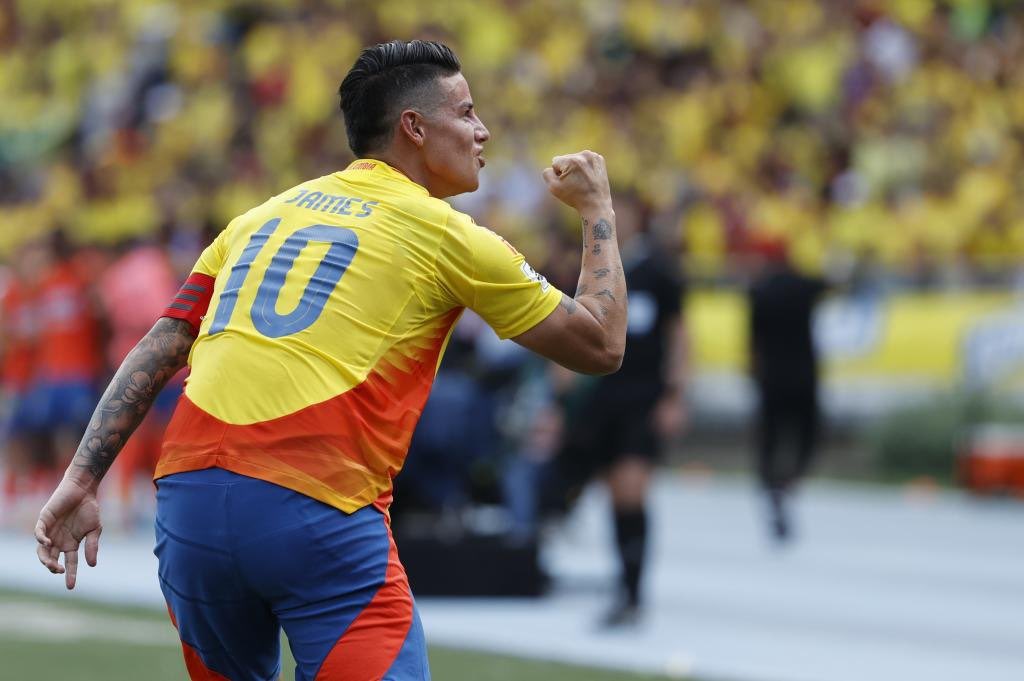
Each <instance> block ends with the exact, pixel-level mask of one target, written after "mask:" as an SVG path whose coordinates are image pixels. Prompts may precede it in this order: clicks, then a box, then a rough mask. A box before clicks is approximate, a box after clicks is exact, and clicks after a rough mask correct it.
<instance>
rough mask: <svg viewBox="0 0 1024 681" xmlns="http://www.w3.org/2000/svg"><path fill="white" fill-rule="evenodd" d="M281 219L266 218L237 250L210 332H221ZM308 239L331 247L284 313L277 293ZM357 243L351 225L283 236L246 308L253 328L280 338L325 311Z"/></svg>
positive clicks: (312, 228)
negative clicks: (250, 272)
mask: <svg viewBox="0 0 1024 681" xmlns="http://www.w3.org/2000/svg"><path fill="white" fill-rule="evenodd" d="M280 224H281V218H274V219H273V220H268V221H267V223H266V224H264V225H263V226H262V227H261V228H260V229H259V231H257V232H256V233H255V234H253V235H252V237H251V238H250V239H249V243H248V244H247V245H246V247H245V249H243V250H242V255H241V256H240V257H239V258H238V262H236V263H235V264H234V266H232V268H231V274H230V275H229V276H228V281H227V284H226V285H225V286H224V290H223V291H222V292H221V294H220V301H219V302H218V304H217V312H216V314H215V315H214V317H213V324H211V325H210V334H211V335H212V334H215V333H220V332H221V331H223V330H224V329H226V328H227V325H228V322H230V321H231V315H232V314H234V311H235V303H237V302H238V292H239V291H240V290H241V288H242V285H243V284H244V283H245V279H246V277H247V276H248V274H249V269H250V268H251V267H252V263H253V261H254V260H255V259H256V256H257V255H259V253H260V251H262V250H263V247H264V246H266V245H267V241H268V240H269V239H270V235H271V234H273V233H274V230H276V229H277V227H278V225H280ZM313 242H317V243H329V244H330V245H331V246H330V248H328V249H327V254H326V255H324V258H323V260H321V261H320V264H319V265H318V266H317V268H316V271H315V272H314V273H313V276H312V277H311V278H310V280H309V283H308V284H306V290H305V291H303V293H302V298H301V299H299V302H298V304H297V305H296V306H295V309H294V310H292V311H291V312H289V313H288V314H278V312H277V299H278V297H279V296H280V295H281V289H282V288H283V287H284V282H285V278H286V277H287V276H288V272H290V271H291V269H292V267H294V266H295V260H296V259H297V258H298V257H299V253H301V252H302V249H304V248H305V247H306V246H308V245H309V244H310V243H313ZM358 248H359V237H357V236H356V233H355V232H353V231H352V230H351V229H345V228H344V227H333V226H331V225H311V226H309V227H304V228H302V229H300V230H298V231H297V232H295V233H294V234H292V235H291V236H290V237H288V238H287V239H285V242H284V243H283V244H281V248H279V249H278V251H277V253H275V254H274V257H273V259H271V261H270V266H269V267H268V268H267V271H266V273H265V274H264V276H263V281H262V282H260V285H259V288H258V289H257V290H256V299H255V300H254V301H253V303H252V309H251V310H250V315H251V317H252V323H253V326H255V327H256V330H257V331H259V332H260V333H261V334H263V335H264V336H268V337H270V338H280V337H282V336H289V335H291V334H293V333H298V332H299V331H302V330H303V329H307V328H309V327H310V326H311V325H312V324H313V322H315V321H316V320H317V319H318V318H319V317H320V314H321V313H322V312H323V311H324V306H325V305H327V300H328V299H329V298H330V297H331V292H332V291H333V290H334V287H335V286H337V285H338V282H339V281H341V277H342V275H344V274H345V270H347V269H348V266H349V265H350V264H351V263H352V258H353V257H355V254H356V250H357V249H358Z"/></svg>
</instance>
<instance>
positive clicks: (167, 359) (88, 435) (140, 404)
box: [71, 318, 195, 480]
mask: <svg viewBox="0 0 1024 681" xmlns="http://www.w3.org/2000/svg"><path fill="white" fill-rule="evenodd" d="M194 340H195V334H194V332H193V330H192V327H191V326H190V325H189V324H188V323H187V322H185V321H182V320H180V319H169V318H162V319H160V320H159V321H158V322H157V323H156V325H155V326H154V327H153V328H152V330H150V332H149V333H148V334H146V336H145V337H144V338H143V339H142V340H141V341H139V344H138V345H136V346H135V349H134V350H132V351H131V352H130V353H129V354H128V356H127V357H126V358H125V360H124V362H123V363H122V364H121V368H119V369H118V370H117V373H116V374H115V375H114V378H113V379H112V380H111V382H110V385H109V386H107V390H106V392H104V393H103V397H102V398H101V399H100V403H99V405H98V406H97V407H96V411H95V412H93V415H92V420H91V421H90V422H89V427H88V428H87V429H86V431H85V436H84V437H83V438H82V442H81V444H79V445H78V451H77V452H76V453H75V458H74V459H73V460H72V461H71V465H72V466H73V467H76V468H79V469H84V470H85V471H88V472H89V473H91V474H92V475H93V476H94V477H95V478H96V480H99V479H100V478H102V477H103V476H104V475H105V474H106V472H107V469H109V468H110V464H112V463H113V462H114V458H115V457H116V456H117V455H118V453H119V452H120V451H121V448H122V447H124V445H125V442H127V441H128V436H130V435H131V434H132V433H133V432H134V431H135V428H136V427H137V426H138V425H139V423H140V422H141V421H142V419H143V417H145V415H146V412H148V411H149V408H150V407H151V406H152V404H153V400H154V399H155V398H156V396H157V394H158V393H159V392H160V390H161V389H162V388H163V387H164V385H166V384H167V381H169V380H170V379H171V377H172V376H174V374H176V373H178V371H179V370H180V369H181V368H182V367H183V366H185V363H186V362H187V360H188V353H189V350H191V348H192V342H193V341H194Z"/></svg>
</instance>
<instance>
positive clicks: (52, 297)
mask: <svg viewBox="0 0 1024 681" xmlns="http://www.w3.org/2000/svg"><path fill="white" fill-rule="evenodd" d="M51 248H52V253H53V255H54V260H53V264H52V265H51V266H50V268H49V269H48V270H47V272H46V275H45V276H44V277H43V280H42V283H41V285H40V287H39V294H38V296H37V298H36V300H35V307H36V318H37V321H38V328H39V337H38V341H37V343H36V350H37V371H36V378H35V382H36V388H35V391H36V392H37V395H38V402H37V404H36V405H35V409H37V410H38V418H39V423H40V424H41V425H42V428H43V431H44V432H45V433H47V434H49V436H50V437H51V438H52V440H51V444H52V447H53V453H54V457H55V463H56V464H57V466H58V468H60V469H63V468H64V467H65V466H66V465H67V463H68V462H69V461H70V460H71V457H72V456H73V455H74V452H75V449H76V448H77V445H78V441H79V439H80V438H81V434H82V431H83V430H84V429H85V426H86V425H87V424H88V423H89V419H90V417H91V416H92V409H93V406H94V405H95V403H96V398H97V394H96V393H97V390H96V386H97V383H98V381H99V378H100V371H101V367H102V353H101V349H100V340H101V326H100V316H99V314H98V307H97V304H96V302H95V298H94V296H93V295H92V292H91V290H90V287H89V285H88V283H87V281H86V280H85V278H83V277H82V276H81V274H80V273H79V271H78V268H77V266H76V263H75V261H74V259H73V257H72V253H71V249H70V248H69V246H68V244H67V241H66V239H65V238H64V236H63V234H62V233H61V232H56V233H55V234H54V236H53V238H52V241H51Z"/></svg>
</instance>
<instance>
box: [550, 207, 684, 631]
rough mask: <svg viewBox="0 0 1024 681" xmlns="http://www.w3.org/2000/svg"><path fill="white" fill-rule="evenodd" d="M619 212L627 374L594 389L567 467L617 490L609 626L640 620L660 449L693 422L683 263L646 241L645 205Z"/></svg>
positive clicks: (572, 431)
mask: <svg viewBox="0 0 1024 681" xmlns="http://www.w3.org/2000/svg"><path fill="white" fill-rule="evenodd" d="M615 211H616V218H617V219H616V222H617V225H618V230H619V240H620V244H621V246H620V249H621V252H622V263H623V268H624V270H625V277H626V285H627V288H628V290H629V304H628V319H629V323H628V327H627V332H626V334H627V335H626V354H625V356H624V358H623V362H622V368H621V369H619V371H618V372H616V373H614V374H611V375H608V376H603V377H601V378H599V379H597V380H596V381H595V382H594V383H593V384H592V385H590V386H589V391H587V393H586V396H585V397H584V398H583V400H582V402H580V403H579V405H578V407H577V408H576V409H573V410H572V413H570V415H569V419H568V420H569V423H568V433H567V436H566V443H565V448H564V450H563V453H562V460H561V463H562V466H563V470H567V471H568V475H569V477H570V479H575V480H578V481H579V480H585V479H587V478H589V477H592V476H593V475H594V474H599V475H603V477H604V479H605V481H606V482H607V485H608V490H609V494H610V497H611V502H612V514H613V522H614V528H615V539H616V548H617V552H618V557H619V561H620V567H621V573H620V574H621V580H620V593H619V594H618V597H617V598H616V600H615V602H614V603H613V606H612V608H611V610H610V611H609V612H608V614H607V615H606V616H605V618H604V619H603V621H602V624H604V625H605V626H620V625H630V624H634V623H636V622H637V621H638V619H639V616H640V603H641V598H640V582H641V577H642V575H643V571H644V564H645V559H646V554H647V544H648V541H647V538H648V535H649V530H648V515H649V513H648V507H647V496H648V488H649V486H650V479H651V473H652V471H653V469H654V465H655V463H656V462H657V460H658V457H659V450H660V448H661V444H662V443H663V442H665V441H666V440H669V439H671V438H674V437H677V436H678V435H679V434H680V433H681V431H682V428H683V426H684V424H685V420H686V407H685V377H686V341H685V332H684V326H683V319H682V300H683V285H682V280H681V277H680V274H679V272H678V266H677V260H676V259H675V257H674V255H675V254H674V252H673V250H672V249H671V248H668V247H666V244H664V243H659V242H658V240H657V239H655V237H654V235H652V234H649V233H648V232H647V226H648V222H649V220H648V216H647V215H646V214H645V213H646V211H645V209H644V206H643V205H642V204H641V203H640V202H639V201H638V200H637V199H634V198H631V197H621V198H620V197H616V202H615ZM615 275H616V273H614V272H610V273H608V275H607V276H609V277H611V276H615Z"/></svg>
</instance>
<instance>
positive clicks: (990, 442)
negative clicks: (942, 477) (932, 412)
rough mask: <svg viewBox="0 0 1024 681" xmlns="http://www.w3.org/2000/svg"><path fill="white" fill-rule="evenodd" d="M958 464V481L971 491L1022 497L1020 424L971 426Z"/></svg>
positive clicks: (1023, 432)
mask: <svg viewBox="0 0 1024 681" xmlns="http://www.w3.org/2000/svg"><path fill="white" fill-rule="evenodd" d="M959 468H960V470H959V473H960V479H961V481H963V484H964V485H965V486H966V487H967V488H968V489H970V490H972V491H974V492H981V493H993V492H1010V493H1012V494H1015V495H1018V496H1021V497H1024V427H1019V426H1003V425H985V426H980V427H978V428H976V429H974V431H973V432H972V433H971V434H970V435H969V436H968V438H967V439H966V440H965V443H964V447H963V448H962V450H961V453H960V461H959Z"/></svg>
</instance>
